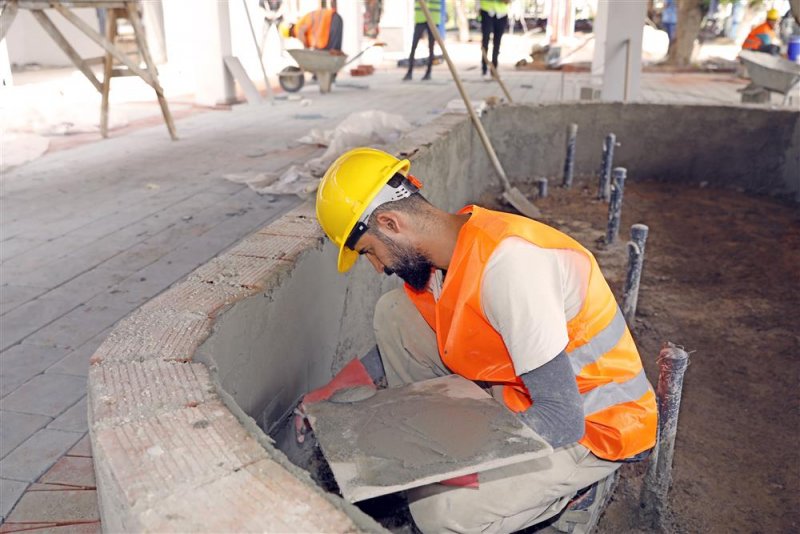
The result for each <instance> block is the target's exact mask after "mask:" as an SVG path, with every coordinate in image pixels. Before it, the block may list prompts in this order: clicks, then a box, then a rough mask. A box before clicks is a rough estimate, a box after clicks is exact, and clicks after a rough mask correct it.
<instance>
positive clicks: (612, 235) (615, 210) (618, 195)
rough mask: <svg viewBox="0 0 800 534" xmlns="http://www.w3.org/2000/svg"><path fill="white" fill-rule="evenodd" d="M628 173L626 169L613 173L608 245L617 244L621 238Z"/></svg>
mask: <svg viewBox="0 0 800 534" xmlns="http://www.w3.org/2000/svg"><path fill="white" fill-rule="evenodd" d="M627 173H628V171H627V170H625V168H624V167H617V168H616V169H614V170H613V171H612V172H611V178H612V184H611V202H609V203H608V229H607V230H606V245H611V244H613V243H614V242H616V240H617V237H619V221H620V218H621V217H622V196H623V194H624V193H625V177H626V175H627Z"/></svg>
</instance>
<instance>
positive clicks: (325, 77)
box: [278, 42, 386, 93]
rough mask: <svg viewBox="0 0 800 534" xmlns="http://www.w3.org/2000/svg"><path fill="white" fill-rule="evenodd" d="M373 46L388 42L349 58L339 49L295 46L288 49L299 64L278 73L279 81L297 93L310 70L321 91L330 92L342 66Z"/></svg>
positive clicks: (284, 88)
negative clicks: (313, 48) (315, 48)
mask: <svg viewBox="0 0 800 534" xmlns="http://www.w3.org/2000/svg"><path fill="white" fill-rule="evenodd" d="M373 46H386V43H383V42H376V43H372V44H370V45H369V46H367V47H366V48H364V49H363V50H362V51H361V52H359V53H358V54H356V55H355V56H353V57H352V58H350V59H349V60H347V56H346V55H344V54H342V53H341V52H339V51H332V50H307V49H304V48H293V49H291V50H287V52H289V54H290V55H291V56H292V58H294V60H295V61H296V62H297V66H296V67H295V66H293V65H290V66H288V67H285V68H284V69H283V70H282V71H280V72H279V73H278V83H280V84H281V87H283V90H284V91H288V92H290V93H296V92H297V91H299V90H300V89H302V88H303V85H304V84H305V74H304V73H305V72H306V71H308V72H310V73H312V74H314V76H315V77H316V78H317V83H319V92H320V93H329V92H330V90H331V83H332V82H333V79H334V78H335V77H336V73H337V72H339V71H340V70H341V69H342V67H345V66H347V65H349V64H350V63H352V62H353V61H355V60H357V59H358V58H360V57H361V55H362V54H363V53H364V52H366V51H367V50H369V49H370V48H372V47H373Z"/></svg>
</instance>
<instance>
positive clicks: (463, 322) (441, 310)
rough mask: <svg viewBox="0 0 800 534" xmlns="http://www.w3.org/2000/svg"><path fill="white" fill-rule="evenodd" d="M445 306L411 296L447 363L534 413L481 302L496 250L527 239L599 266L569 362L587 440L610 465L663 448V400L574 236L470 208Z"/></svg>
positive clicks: (575, 322) (572, 324) (571, 328)
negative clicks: (659, 435) (659, 405)
mask: <svg viewBox="0 0 800 534" xmlns="http://www.w3.org/2000/svg"><path fill="white" fill-rule="evenodd" d="M459 213H471V214H472V215H471V217H470V218H469V220H468V221H467V222H466V223H465V224H464V226H463V227H462V228H461V230H460V232H459V236H458V240H457V242H456V246H455V249H454V251H453V255H452V257H451V258H450V263H449V266H448V272H447V279H446V280H445V282H444V285H443V287H442V292H441V295H440V298H439V300H438V301H435V300H434V298H433V295H432V294H431V293H430V292H429V291H414V290H413V289H411V288H410V287H408V286H406V293H407V294H408V296H409V298H410V299H411V301H412V302H413V303H414V304H415V305H416V306H417V309H418V310H419V312H420V314H421V315H422V316H423V318H424V319H425V321H426V322H427V323H428V324H429V325H430V326H431V328H432V329H433V330H434V331H435V332H436V339H437V344H438V347H439V355H440V356H441V358H442V362H444V364H445V365H446V366H447V367H448V368H450V369H451V370H452V371H453V372H454V373H457V374H460V375H461V376H463V377H465V378H468V379H470V380H476V381H484V382H489V383H491V384H493V385H503V386H505V387H504V388H503V401H504V402H505V404H506V406H507V407H508V408H509V409H510V410H513V411H516V412H521V411H524V410H526V409H528V408H529V407H530V406H531V396H530V394H529V393H528V390H527V388H526V387H525V385H524V383H523V382H522V379H521V378H520V377H519V376H518V375H517V374H516V372H515V370H514V365H513V362H512V360H511V356H510V354H509V353H508V348H507V347H506V346H505V343H504V341H503V338H502V336H501V335H500V333H499V332H497V331H496V330H495V329H494V328H493V327H492V325H491V324H490V323H489V322H488V320H487V318H486V317H485V315H484V314H483V306H482V303H481V280H482V277H483V272H484V269H485V267H486V264H487V262H488V261H489V258H490V257H491V255H492V252H493V251H494V250H495V248H496V247H497V246H498V245H499V243H501V242H502V240H503V239H505V238H507V237H511V236H514V237H520V238H522V239H525V240H527V241H528V242H530V243H532V244H533V245H535V246H539V247H542V248H547V249H561V250H573V251H576V252H579V253H581V254H584V255H585V256H586V257H587V258H588V259H589V261H590V263H591V271H590V273H589V281H588V288H587V292H586V296H585V298H584V302H583V305H582V308H581V310H580V312H579V313H578V315H576V316H575V317H573V318H572V319H570V320H569V321H568V322H567V331H568V335H569V344H568V345H567V356H568V359H569V361H570V365H571V368H572V371H573V373H574V374H575V380H576V382H577V385H578V391H579V392H580V393H581V395H582V401H583V410H584V418H585V421H586V433H585V435H584V436H583V438H582V439H581V440H580V443H581V444H582V445H584V446H586V447H587V448H588V449H589V450H591V451H592V452H593V453H594V454H595V455H597V456H598V457H600V458H604V459H607V460H620V459H623V458H629V457H631V456H633V455H635V454H638V453H640V452H642V451H645V450H647V449H649V448H651V447H652V446H653V444H654V443H655V436H656V427H657V422H658V416H657V409H656V402H655V393H654V392H653V390H652V387H651V386H650V385H649V382H648V381H647V377H646V376H645V374H644V370H643V368H642V363H641V359H640V358H639V354H638V351H637V350H636V345H635V344H634V341H633V338H632V337H631V335H630V332H629V331H628V328H627V326H626V324H625V320H624V317H623V316H622V313H621V311H620V309H619V306H618V305H617V303H616V300H615V299H614V296H613V294H612V293H611V289H610V288H609V287H608V284H607V283H606V281H605V279H604V278H603V275H602V273H601V272H600V269H599V266H598V265H597V261H596V260H595V258H594V256H592V254H591V253H590V252H589V251H588V250H586V249H585V248H584V247H583V246H581V244H580V243H578V242H577V241H575V240H574V239H572V238H571V237H569V236H567V235H565V234H563V233H561V232H559V231H558V230H556V229H555V228H551V227H549V226H546V225H544V224H542V223H539V222H537V221H533V220H530V219H525V218H523V217H520V216H518V215H511V214H507V213H499V212H492V211H489V210H484V209H482V208H479V207H477V206H468V207H466V208H464V209H463V210H461V211H460V212H459Z"/></svg>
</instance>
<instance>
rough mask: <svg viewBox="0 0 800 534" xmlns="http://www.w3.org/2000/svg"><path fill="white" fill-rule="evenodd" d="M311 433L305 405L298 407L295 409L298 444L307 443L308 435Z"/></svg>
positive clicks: (295, 435)
mask: <svg viewBox="0 0 800 534" xmlns="http://www.w3.org/2000/svg"><path fill="white" fill-rule="evenodd" d="M310 432H311V425H310V424H309V423H308V416H307V414H306V409H305V406H304V405H303V403H302V402H301V403H300V404H298V405H297V408H295V409H294V437H295V439H296V440H297V443H304V442H305V441H306V434H308V433H310Z"/></svg>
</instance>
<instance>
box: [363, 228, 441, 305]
mask: <svg viewBox="0 0 800 534" xmlns="http://www.w3.org/2000/svg"><path fill="white" fill-rule="evenodd" d="M376 234H377V235H378V239H380V240H381V241H382V242H383V244H385V245H386V246H387V247H388V248H389V252H390V253H391V254H392V256H393V257H394V262H393V263H392V265H386V266H385V267H384V268H383V272H385V273H386V274H387V275H389V276H391V275H393V274H396V275H397V276H399V277H400V278H401V279H402V280H403V281H404V282H405V283H407V284H408V285H410V286H411V287H412V288H414V289H415V290H417V291H422V290H423V289H425V288H427V287H428V281H429V280H430V279H431V272H432V271H433V263H431V260H430V259H428V257H427V256H425V254H423V253H421V252H420V251H418V250H415V249H413V248H411V247H405V246H402V245H399V244H397V243H395V242H394V241H392V240H391V239H390V238H389V237H387V236H386V235H384V234H383V233H381V232H380V231H378V232H376Z"/></svg>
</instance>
